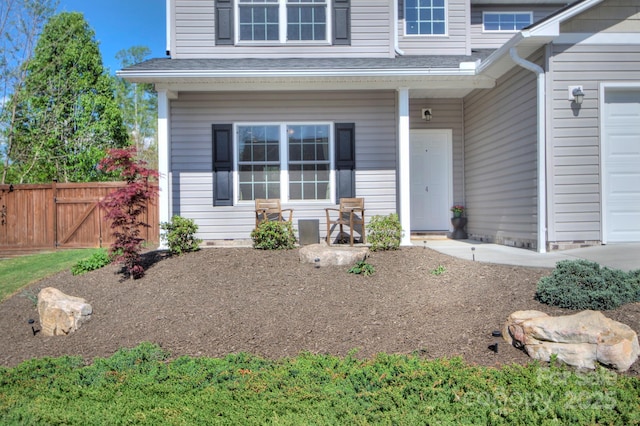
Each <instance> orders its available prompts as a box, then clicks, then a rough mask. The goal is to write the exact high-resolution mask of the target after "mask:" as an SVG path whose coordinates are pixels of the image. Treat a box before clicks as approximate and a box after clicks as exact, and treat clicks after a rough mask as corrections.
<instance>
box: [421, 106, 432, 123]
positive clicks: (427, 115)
mask: <svg viewBox="0 0 640 426" xmlns="http://www.w3.org/2000/svg"><path fill="white" fill-rule="evenodd" d="M432 116H433V114H432V113H431V108H422V119H423V120H424V121H431V117H432Z"/></svg>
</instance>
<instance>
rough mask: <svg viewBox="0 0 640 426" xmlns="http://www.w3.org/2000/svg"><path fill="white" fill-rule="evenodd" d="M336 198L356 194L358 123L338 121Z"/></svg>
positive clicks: (350, 196) (336, 137)
mask: <svg viewBox="0 0 640 426" xmlns="http://www.w3.org/2000/svg"><path fill="white" fill-rule="evenodd" d="M335 133H336V134H335V142H336V199H337V200H340V198H353V197H355V196H356V125H355V124H354V123H336V125H335Z"/></svg>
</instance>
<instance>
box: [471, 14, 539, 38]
mask: <svg viewBox="0 0 640 426" xmlns="http://www.w3.org/2000/svg"><path fill="white" fill-rule="evenodd" d="M487 13H489V14H492V15H511V14H518V15H529V25H531V24H533V12H527V11H508V10H500V11H495V12H494V11H490V10H485V11H483V12H482V32H483V33H489V34H491V33H494V34H495V33H517V32H518V31H520V30H485V29H484V15H485V14H487Z"/></svg>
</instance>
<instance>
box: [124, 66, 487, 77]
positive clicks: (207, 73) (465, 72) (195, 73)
mask: <svg viewBox="0 0 640 426" xmlns="http://www.w3.org/2000/svg"><path fill="white" fill-rule="evenodd" d="M116 75H117V76H118V77H124V78H136V77H138V78H141V77H142V78H145V77H146V78H149V77H152V78H224V77H226V78H264V77H401V76H418V77H419V76H427V75H441V76H448V77H456V76H475V75H476V71H475V69H465V68H462V69H461V68H409V69H397V68H389V69H377V70H371V69H360V70H351V69H332V70H317V69H315V70H314V69H300V70H259V71H254V70H239V69H236V70H234V69H228V70H217V71H216V70H205V69H203V70H176V71H171V70H166V69H165V70H139V71H138V70H120V71H117V72H116Z"/></svg>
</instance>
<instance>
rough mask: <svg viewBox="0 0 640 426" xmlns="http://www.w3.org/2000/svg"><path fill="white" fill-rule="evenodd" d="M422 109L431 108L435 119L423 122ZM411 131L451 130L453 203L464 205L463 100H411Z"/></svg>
mask: <svg viewBox="0 0 640 426" xmlns="http://www.w3.org/2000/svg"><path fill="white" fill-rule="evenodd" d="M422 108H431V110H432V111H433V118H432V119H431V121H429V122H426V121H424V120H422V117H421V112H422ZM409 114H410V115H409V122H410V123H411V124H410V125H411V129H451V130H452V144H453V168H452V173H453V202H454V204H464V131H463V127H462V99H411V103H410V105H409Z"/></svg>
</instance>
